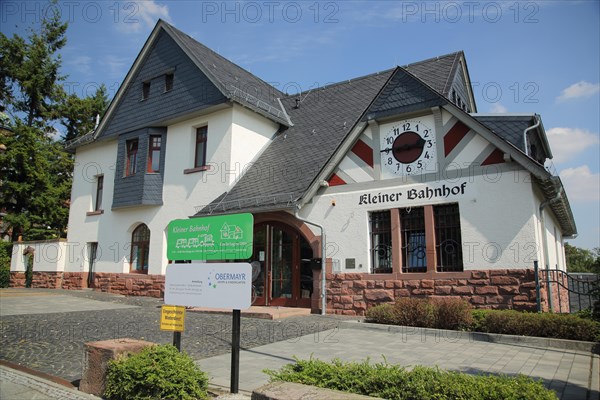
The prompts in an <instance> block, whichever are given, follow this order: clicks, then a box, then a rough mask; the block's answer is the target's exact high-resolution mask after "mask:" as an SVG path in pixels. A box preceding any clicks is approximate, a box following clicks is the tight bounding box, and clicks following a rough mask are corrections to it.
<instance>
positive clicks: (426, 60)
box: [400, 50, 464, 68]
mask: <svg viewBox="0 0 600 400" xmlns="http://www.w3.org/2000/svg"><path fill="white" fill-rule="evenodd" d="M460 53H464V51H462V50H457V51H453V52H452V53H448V54H444V55H441V56H434V57H430V58H426V59H425V60H421V61H416V62H414V63H410V64H405V65H400V67H403V68H408V67H412V66H415V65H419V64H424V63H426V62H431V61H437V60H439V59H441V58H446V57H450V56H456V55H457V54H460Z"/></svg>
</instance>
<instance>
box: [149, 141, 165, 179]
mask: <svg viewBox="0 0 600 400" xmlns="http://www.w3.org/2000/svg"><path fill="white" fill-rule="evenodd" d="M161 144H162V136H158V135H152V136H150V142H149V145H148V172H160V146H161Z"/></svg>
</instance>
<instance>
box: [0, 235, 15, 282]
mask: <svg viewBox="0 0 600 400" xmlns="http://www.w3.org/2000/svg"><path fill="white" fill-rule="evenodd" d="M11 252H12V243H9V242H3V241H0V288H7V287H8V286H9V283H10V256H11Z"/></svg>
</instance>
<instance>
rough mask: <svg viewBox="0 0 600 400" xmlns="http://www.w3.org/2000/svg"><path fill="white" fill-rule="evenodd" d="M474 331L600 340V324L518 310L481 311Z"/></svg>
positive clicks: (576, 316)
mask: <svg viewBox="0 0 600 400" xmlns="http://www.w3.org/2000/svg"><path fill="white" fill-rule="evenodd" d="M474 319H475V320H476V321H477V322H476V324H474V326H473V330H474V329H475V328H477V330H478V331H481V332H489V333H503V334H509V335H525V336H538V337H549V338H557V339H571V340H585V341H591V342H593V341H598V340H599V339H600V323H599V322H598V321H594V320H591V319H587V318H581V317H579V316H578V315H574V314H552V313H541V314H538V313H528V312H521V311H514V310H479V311H478V312H477V314H474Z"/></svg>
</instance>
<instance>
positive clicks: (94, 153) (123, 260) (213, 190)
mask: <svg viewBox="0 0 600 400" xmlns="http://www.w3.org/2000/svg"><path fill="white" fill-rule="evenodd" d="M201 126H208V140H207V151H206V157H207V161H208V162H207V165H209V166H210V169H209V170H207V171H198V172H194V173H184V170H186V169H190V168H191V167H192V166H193V163H194V140H195V132H196V128H198V127H201ZM276 131H277V126H276V124H275V123H273V122H271V121H269V120H267V119H266V118H264V117H262V116H259V115H257V114H256V113H252V112H251V111H248V110H247V109H244V108H242V107H241V106H238V105H233V106H232V107H228V108H226V109H223V110H220V111H216V112H213V113H210V114H207V115H202V116H198V117H194V118H191V119H188V120H185V121H183V122H178V123H176V124H174V125H171V126H169V127H168V129H167V145H166V146H167V147H166V153H165V154H166V156H165V167H164V169H165V171H164V174H165V175H164V185H163V205H162V206H139V207H128V208H120V209H115V210H111V203H112V198H113V190H114V180H115V174H122V171H115V165H116V161H117V160H116V155H117V140H116V139H115V140H110V141H106V142H98V143H93V144H90V145H87V146H83V147H80V148H78V149H77V152H76V155H75V171H74V179H73V189H72V195H71V209H70V213H69V231H68V243H69V246H70V247H71V248H72V251H73V254H74V256H73V257H71V258H70V259H69V260H68V262H67V265H66V269H65V271H67V272H86V269H87V268H88V267H89V266H88V260H87V254H88V250H87V244H88V243H93V242H97V243H98V253H97V258H96V265H95V270H96V271H98V272H109V273H127V272H129V271H130V257H131V256H130V253H131V235H132V232H133V230H134V229H135V228H136V227H137V226H138V225H139V224H141V223H144V224H146V225H147V226H148V228H149V229H150V254H149V269H148V273H149V274H164V271H165V269H166V266H167V263H168V260H167V258H166V253H167V249H166V233H165V232H166V228H167V225H168V224H169V222H170V221H172V220H174V219H183V218H188V217H190V216H192V215H194V214H195V213H196V207H198V206H201V205H205V204H209V203H210V202H211V201H212V200H213V199H214V198H215V197H217V196H219V195H220V194H222V193H223V192H225V191H227V190H228V189H229V188H230V187H231V185H233V184H234V183H235V181H236V180H237V179H239V177H240V176H241V174H242V173H243V172H244V170H245V168H247V167H248V165H249V164H250V163H251V162H252V160H253V159H254V158H255V157H256V155H257V154H258V153H259V152H260V151H261V149H262V148H263V147H264V146H265V145H266V144H267V143H268V142H269V139H270V138H271V137H272V136H273V135H274V134H275V132H276ZM102 174H103V175H104V190H103V199H102V204H103V207H102V208H103V213H102V214H98V215H88V214H90V213H91V214H93V213H92V212H93V208H94V204H95V198H94V197H95V193H96V182H97V179H96V177H97V175H102Z"/></svg>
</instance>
